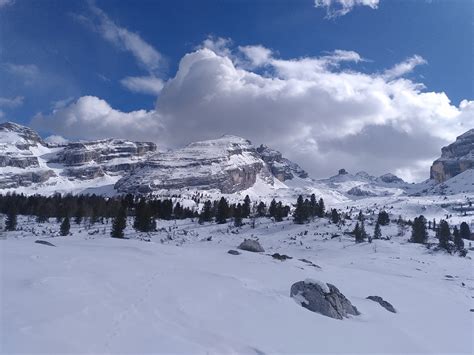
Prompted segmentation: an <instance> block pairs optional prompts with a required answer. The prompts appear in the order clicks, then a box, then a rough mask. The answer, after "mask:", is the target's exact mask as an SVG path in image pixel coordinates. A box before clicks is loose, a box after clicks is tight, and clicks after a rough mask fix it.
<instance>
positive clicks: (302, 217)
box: [293, 195, 308, 224]
mask: <svg viewBox="0 0 474 355" xmlns="http://www.w3.org/2000/svg"><path fill="white" fill-rule="evenodd" d="M307 220H308V213H307V206H305V203H304V201H303V196H301V195H299V196H298V200H297V201H296V208H295V211H294V212H293V221H294V222H295V223H296V224H304V223H305V222H306V221H307Z"/></svg>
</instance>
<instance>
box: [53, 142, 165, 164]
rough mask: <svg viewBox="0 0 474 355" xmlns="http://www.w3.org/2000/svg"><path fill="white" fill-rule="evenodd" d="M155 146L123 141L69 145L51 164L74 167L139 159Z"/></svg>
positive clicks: (154, 148) (154, 149)
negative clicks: (91, 163)
mask: <svg viewBox="0 0 474 355" xmlns="http://www.w3.org/2000/svg"><path fill="white" fill-rule="evenodd" d="M155 151H156V144H154V143H150V142H131V141H127V140H123V139H105V140H99V141H92V142H78V143H69V144H67V145H66V147H65V149H64V150H63V151H61V152H60V153H58V155H57V157H56V158H55V159H54V161H53V162H56V163H60V164H64V165H68V166H74V165H83V164H85V163H89V162H91V161H94V162H95V163H104V162H108V161H110V160H119V159H124V158H125V159H128V158H132V157H141V156H144V155H146V154H147V153H151V152H155Z"/></svg>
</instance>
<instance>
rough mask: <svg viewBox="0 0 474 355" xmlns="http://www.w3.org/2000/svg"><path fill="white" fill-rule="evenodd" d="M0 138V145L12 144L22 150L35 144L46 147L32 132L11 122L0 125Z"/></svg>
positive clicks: (36, 134)
mask: <svg viewBox="0 0 474 355" xmlns="http://www.w3.org/2000/svg"><path fill="white" fill-rule="evenodd" d="M0 137H1V139H0V143H7V142H8V143H13V144H15V146H16V147H18V148H19V149H23V150H25V149H28V148H29V147H30V146H34V145H37V144H41V145H46V143H45V142H44V141H43V140H42V139H41V137H40V136H39V134H38V133H36V132H35V131H34V130H32V129H31V128H29V127H25V126H22V125H19V124H17V123H13V122H5V123H1V124H0Z"/></svg>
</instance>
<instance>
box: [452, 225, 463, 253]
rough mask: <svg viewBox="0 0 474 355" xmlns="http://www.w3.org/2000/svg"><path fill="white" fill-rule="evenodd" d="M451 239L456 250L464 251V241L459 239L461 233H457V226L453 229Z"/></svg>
mask: <svg viewBox="0 0 474 355" xmlns="http://www.w3.org/2000/svg"><path fill="white" fill-rule="evenodd" d="M453 237H454V246H455V247H456V250H462V249H464V240H463V239H462V238H461V233H460V232H459V229H458V227H457V226H455V227H454V230H453Z"/></svg>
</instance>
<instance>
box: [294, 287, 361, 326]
mask: <svg viewBox="0 0 474 355" xmlns="http://www.w3.org/2000/svg"><path fill="white" fill-rule="evenodd" d="M290 296H291V297H292V298H294V299H295V300H296V301H297V302H298V303H300V304H301V306H303V307H304V308H307V309H309V310H310V311H312V312H316V313H320V314H322V315H324V316H327V317H331V318H335V319H343V318H344V317H346V318H347V317H348V315H349V314H351V315H355V316H357V315H359V314H360V313H359V311H358V310H357V308H356V307H355V306H353V305H352V304H351V302H350V301H349V300H348V299H347V298H346V297H345V296H344V295H343V294H342V293H341V292H340V291H339V290H338V289H337V287H336V286H334V285H331V284H327V283H325V282H321V281H317V280H311V279H306V280H305V281H299V282H296V283H294V284H293V285H292V286H291V291H290Z"/></svg>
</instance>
